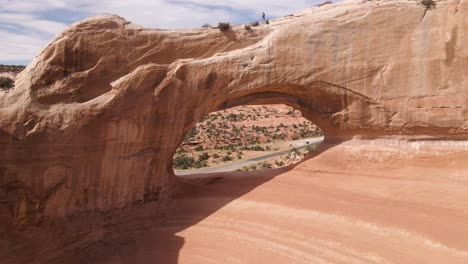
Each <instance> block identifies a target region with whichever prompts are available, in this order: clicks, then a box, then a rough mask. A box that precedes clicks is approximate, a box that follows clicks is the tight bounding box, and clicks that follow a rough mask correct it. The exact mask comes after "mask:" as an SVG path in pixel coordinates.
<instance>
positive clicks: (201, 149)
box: [195, 145, 203, 151]
mask: <svg viewBox="0 0 468 264" xmlns="http://www.w3.org/2000/svg"><path fill="white" fill-rule="evenodd" d="M195 151H203V146H202V145H198V146H196V147H195Z"/></svg>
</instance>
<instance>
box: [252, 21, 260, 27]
mask: <svg viewBox="0 0 468 264" xmlns="http://www.w3.org/2000/svg"><path fill="white" fill-rule="evenodd" d="M250 25H251V26H252V27H258V26H260V23H259V22H258V21H254V22H252V23H250Z"/></svg>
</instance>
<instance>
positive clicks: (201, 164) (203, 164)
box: [193, 160, 208, 169]
mask: <svg viewBox="0 0 468 264" xmlns="http://www.w3.org/2000/svg"><path fill="white" fill-rule="evenodd" d="M206 166H208V164H207V162H206V160H197V161H195V162H194V163H193V167H194V168H197V169H199V168H203V167H206Z"/></svg>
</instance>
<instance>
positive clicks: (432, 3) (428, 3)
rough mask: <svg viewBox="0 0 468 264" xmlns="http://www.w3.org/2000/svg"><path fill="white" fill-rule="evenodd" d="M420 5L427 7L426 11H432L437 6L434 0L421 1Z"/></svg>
mask: <svg viewBox="0 0 468 264" xmlns="http://www.w3.org/2000/svg"><path fill="white" fill-rule="evenodd" d="M419 3H420V4H421V5H423V6H424V7H426V9H432V8H434V7H435V5H436V3H435V1H434V0H421V1H420V2H419Z"/></svg>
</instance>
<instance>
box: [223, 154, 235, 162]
mask: <svg viewBox="0 0 468 264" xmlns="http://www.w3.org/2000/svg"><path fill="white" fill-rule="evenodd" d="M221 160H222V161H224V162H226V161H231V160H232V158H231V156H228V155H226V156H224V157H223V158H222V159H221Z"/></svg>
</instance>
